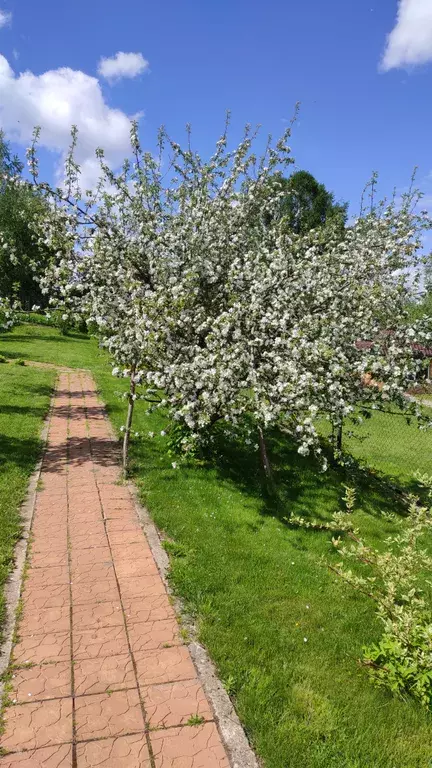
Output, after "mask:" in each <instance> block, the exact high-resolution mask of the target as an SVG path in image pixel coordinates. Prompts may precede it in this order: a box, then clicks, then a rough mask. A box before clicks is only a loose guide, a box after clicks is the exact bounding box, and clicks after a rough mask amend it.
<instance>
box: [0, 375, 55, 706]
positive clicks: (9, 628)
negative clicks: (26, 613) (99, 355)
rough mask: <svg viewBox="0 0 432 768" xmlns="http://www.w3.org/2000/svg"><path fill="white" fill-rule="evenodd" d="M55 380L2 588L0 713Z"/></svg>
mask: <svg viewBox="0 0 432 768" xmlns="http://www.w3.org/2000/svg"><path fill="white" fill-rule="evenodd" d="M57 380H58V376H57V377H56V380H55V382H54V385H53V388H52V392H51V398H50V404H49V408H48V412H47V414H46V416H45V418H44V420H43V422H42V428H41V430H40V432H39V440H40V441H41V443H42V447H41V453H40V457H39V459H38V461H37V463H36V466H35V468H34V470H33V472H32V473H31V475H30V479H29V482H28V485H27V491H26V495H25V497H24V501H23V502H22V504H21V506H20V510H19V513H20V520H21V536H20V538H19V539H18V541H17V542H16V544H15V547H14V554H13V562H14V567H13V569H12V570H11V571H10V573H9V575H8V577H7V580H6V582H5V585H4V591H3V594H4V597H5V605H6V618H5V622H4V627H3V639H2V642H1V644H0V711H1V710H2V709H3V698H4V691H5V680H4V674H5V672H6V671H7V669H8V667H9V664H10V660H11V655H12V648H13V639H14V633H15V627H16V622H17V609H18V605H19V601H20V597H21V586H22V581H23V574H24V566H25V562H26V557H27V551H28V545H29V540H30V531H31V525H32V521H33V515H34V510H35V506H36V495H37V485H38V482H39V479H40V476H41V471H42V464H43V460H44V456H45V452H46V447H47V441H48V432H49V425H50V421H51V416H52V409H53V398H54V393H55V389H56V385H57Z"/></svg>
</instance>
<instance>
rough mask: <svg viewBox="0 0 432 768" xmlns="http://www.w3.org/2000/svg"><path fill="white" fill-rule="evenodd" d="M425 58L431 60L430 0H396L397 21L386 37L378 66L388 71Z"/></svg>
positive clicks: (419, 62)
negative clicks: (397, 1)
mask: <svg viewBox="0 0 432 768" xmlns="http://www.w3.org/2000/svg"><path fill="white" fill-rule="evenodd" d="M428 61H432V2H431V0H399V7H398V14H397V20H396V24H395V26H394V28H393V30H392V31H391V32H390V34H389V36H388V39H387V45H386V49H385V51H384V56H383V59H382V63H381V68H382V69H383V70H384V71H385V72H387V71H388V70H389V69H394V68H397V67H403V66H409V65H416V64H425V63H426V62H428Z"/></svg>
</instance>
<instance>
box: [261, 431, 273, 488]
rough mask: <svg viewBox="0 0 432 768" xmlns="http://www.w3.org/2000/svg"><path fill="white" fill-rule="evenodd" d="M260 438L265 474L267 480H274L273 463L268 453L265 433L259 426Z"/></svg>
mask: <svg viewBox="0 0 432 768" xmlns="http://www.w3.org/2000/svg"><path fill="white" fill-rule="evenodd" d="M258 439H259V447H260V455H261V464H262V468H263V470H264V474H265V476H266V478H267V480H272V479H273V475H272V469H271V464H270V460H269V457H268V454H267V446H266V444H265V440H264V433H263V431H262V429H261V427H258Z"/></svg>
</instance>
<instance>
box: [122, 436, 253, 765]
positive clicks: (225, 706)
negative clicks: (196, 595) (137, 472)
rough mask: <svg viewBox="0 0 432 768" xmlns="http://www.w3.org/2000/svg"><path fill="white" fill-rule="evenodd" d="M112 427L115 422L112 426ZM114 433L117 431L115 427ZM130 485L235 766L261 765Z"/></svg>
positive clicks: (156, 533) (131, 485)
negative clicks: (175, 592) (171, 580)
mask: <svg viewBox="0 0 432 768" xmlns="http://www.w3.org/2000/svg"><path fill="white" fill-rule="evenodd" d="M111 426H112V425H111ZM112 431H113V433H114V430H113V429H112ZM127 487H128V488H129V491H130V493H131V496H132V498H133V501H134V504H135V509H136V512H137V515H138V518H139V520H140V522H141V525H142V527H143V530H144V533H145V535H146V537H147V540H148V543H149V546H150V549H151V551H152V554H153V557H154V559H155V561H156V565H157V566H158V569H159V572H160V574H161V577H162V581H163V583H164V585H165V588H166V590H167V592H168V594H169V596H170V597H171V598H172V600H173V602H174V606H175V608H176V613H177V615H178V616H179V617H180V618H181V619H182V623H183V626H185V628H186V629H187V630H188V632H189V634H190V635H191V637H192V638H194V639H192V642H190V643H189V644H188V646H187V647H188V648H189V651H190V654H191V656H192V660H193V663H194V665H195V667H196V670H197V673H198V678H199V680H200V682H201V683H202V686H203V688H204V692H205V694H206V696H207V698H208V699H209V701H210V704H211V706H212V709H213V712H214V715H215V719H216V723H217V726H218V728H219V731H220V734H221V736H222V740H223V743H224V746H225V748H226V750H227V753H228V757H229V760H230V764H231V768H260V766H261V765H262V763H261V762H259V761H258V759H257V757H256V755H255V753H254V751H253V750H252V747H251V745H250V744H249V740H248V738H247V736H246V733H245V730H244V728H243V726H242V724H241V722H240V719H239V717H238V715H237V712H236V711H235V708H234V705H233V703H232V701H231V699H230V697H229V696H228V693H227V692H226V690H225V688H224V687H223V685H222V683H221V681H220V680H219V678H218V675H217V672H216V668H215V665H214V664H213V662H212V660H211V659H210V656H209V654H208V652H207V650H206V649H205V648H204V646H202V645H201V644H200V643H198V641H197V640H196V639H195V635H196V629H195V625H194V624H193V622H192V621H191V620H190V619H188V618H187V614H186V612H185V610H184V605H183V603H182V601H181V599H179V598H178V597H177V596H174V595H173V593H172V590H171V588H170V584H169V581H168V571H169V568H170V561H169V557H168V555H167V553H166V551H165V550H164V548H163V546H162V541H161V536H160V533H159V531H158V528H157V527H156V525H155V523H154V522H153V520H152V518H151V516H150V513H149V511H148V509H147V508H146V507H144V506H143V505H142V504H141V501H140V498H139V490H138V488H137V486H136V485H135V483H133V482H131V481H128V482H127Z"/></svg>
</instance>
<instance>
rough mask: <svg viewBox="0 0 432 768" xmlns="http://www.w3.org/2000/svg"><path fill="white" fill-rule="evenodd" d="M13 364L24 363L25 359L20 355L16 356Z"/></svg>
mask: <svg viewBox="0 0 432 768" xmlns="http://www.w3.org/2000/svg"><path fill="white" fill-rule="evenodd" d="M14 362H15V365H25V360H23V359H22V357H18V358H17V359H16V360H15V361H14Z"/></svg>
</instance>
